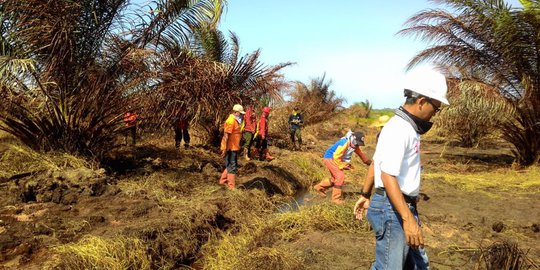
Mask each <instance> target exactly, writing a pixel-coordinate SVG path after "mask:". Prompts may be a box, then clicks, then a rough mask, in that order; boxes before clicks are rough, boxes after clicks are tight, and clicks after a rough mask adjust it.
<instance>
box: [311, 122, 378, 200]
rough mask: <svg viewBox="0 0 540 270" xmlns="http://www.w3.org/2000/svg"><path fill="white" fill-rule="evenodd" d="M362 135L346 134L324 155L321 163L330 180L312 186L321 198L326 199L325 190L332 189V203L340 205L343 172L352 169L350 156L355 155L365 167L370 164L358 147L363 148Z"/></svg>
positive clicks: (343, 179)
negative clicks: (326, 170) (327, 171)
mask: <svg viewBox="0 0 540 270" xmlns="http://www.w3.org/2000/svg"><path fill="white" fill-rule="evenodd" d="M364 145H365V144H364V133H362V132H352V131H349V132H347V135H345V137H343V138H341V139H339V140H338V141H337V142H336V143H334V144H333V145H332V146H330V148H328V150H326V153H324V160H323V163H324V165H325V166H326V168H327V169H328V170H329V171H330V176H331V177H330V180H328V179H325V180H322V181H321V182H320V183H318V184H317V185H315V186H314V188H315V190H316V191H317V193H319V195H320V196H321V197H326V193H325V191H326V189H328V188H330V187H332V202H334V203H336V204H342V203H343V199H342V193H343V191H342V187H343V185H344V184H345V174H344V173H343V170H349V169H351V168H352V166H351V164H350V162H351V156H352V154H353V153H356V154H357V155H358V156H359V157H360V158H361V159H362V161H363V162H364V164H366V165H370V164H371V160H370V159H368V158H367V157H366V155H365V154H364V152H362V150H361V149H360V146H364Z"/></svg>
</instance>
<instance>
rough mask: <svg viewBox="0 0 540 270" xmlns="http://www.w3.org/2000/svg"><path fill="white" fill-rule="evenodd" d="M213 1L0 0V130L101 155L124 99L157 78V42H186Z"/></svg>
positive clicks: (37, 143) (208, 17) (34, 142)
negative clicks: (137, 5)
mask: <svg viewBox="0 0 540 270" xmlns="http://www.w3.org/2000/svg"><path fill="white" fill-rule="evenodd" d="M217 2H219V3H220V4H221V3H222V2H221V1H218V0H212V1H210V0H206V1H205V0H199V1H195V0H191V1H179V0H173V1H162V0H158V1H154V2H150V3H149V4H148V5H146V6H144V7H142V8H141V9H136V8H135V9H134V8H132V6H130V5H129V1H127V0H82V1H64V0H61V1H44V0H29V1H17V0H5V1H2V4H1V5H0V30H1V32H0V73H1V74H2V76H0V90H1V92H0V96H2V97H6V98H7V99H6V100H7V102H6V103H5V104H2V107H0V129H2V130H5V131H7V132H9V133H11V134H13V135H15V136H16V137H18V138H20V139H21V140H22V141H23V142H25V143H27V144H28V145H30V146H32V147H33V148H35V149H40V150H63V151H68V152H71V153H79V154H85V155H91V156H97V157H99V156H101V155H102V154H103V153H104V152H105V151H107V150H109V149H111V148H112V147H114V146H115V140H114V136H115V134H116V133H117V132H118V131H119V130H120V129H121V128H122V125H121V124H122V123H121V117H120V116H121V115H122V114H123V112H125V111H126V110H127V107H128V105H129V104H130V102H133V101H136V100H137V98H139V97H140V95H139V93H145V92H146V91H147V90H148V89H153V88H154V87H153V86H154V85H155V84H156V83H158V82H159V81H160V80H161V78H160V76H158V75H159V74H160V72H159V71H158V68H159V67H160V66H159V65H158V64H156V63H159V60H157V57H159V56H160V53H161V52H162V51H163V50H164V49H167V47H166V46H163V45H162V44H166V43H164V42H161V41H162V40H166V41H167V40H175V41H178V42H184V44H187V43H186V40H187V37H189V36H191V29H192V27H194V26H197V25H199V24H201V23H202V21H212V20H216V18H215V15H214V14H213V12H214V11H215V7H214V6H213V4H215V3H217ZM141 12H142V13H141ZM134 14H136V16H135V15H134ZM139 100H142V99H139ZM134 105H137V106H139V107H141V106H144V105H145V103H144V102H140V103H137V104H134Z"/></svg>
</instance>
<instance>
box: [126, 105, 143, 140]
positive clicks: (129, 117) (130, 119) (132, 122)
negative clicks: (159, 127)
mask: <svg viewBox="0 0 540 270" xmlns="http://www.w3.org/2000/svg"><path fill="white" fill-rule="evenodd" d="M138 117H139V116H138V115H137V113H135V112H134V111H128V112H126V113H125V114H124V125H125V128H124V141H125V143H126V145H127V144H128V137H129V136H131V143H132V144H133V145H135V144H136V143H137V119H138Z"/></svg>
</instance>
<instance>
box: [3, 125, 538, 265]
mask: <svg viewBox="0 0 540 270" xmlns="http://www.w3.org/2000/svg"><path fill="white" fill-rule="evenodd" d="M326 128H327V125H325V124H321V125H319V126H318V127H314V128H311V129H307V130H306V132H305V137H306V141H307V142H306V145H304V147H303V149H302V151H291V150H290V149H286V148H285V149H280V148H277V147H274V146H272V147H271V151H272V154H273V155H274V156H275V157H276V160H274V161H271V162H267V161H258V160H253V161H250V162H246V161H244V160H241V161H240V165H241V168H240V173H239V175H240V177H239V179H238V182H239V186H240V189H239V190H237V191H235V192H239V193H243V194H240V195H238V194H237V193H233V195H234V196H233V195H231V193H230V192H229V191H227V190H225V189H223V188H221V187H220V186H218V185H217V179H218V176H219V173H220V171H221V170H222V169H223V167H222V162H221V159H220V157H219V155H218V153H217V151H216V150H215V149H213V148H208V147H204V146H202V145H195V146H194V147H192V148H190V149H181V150H180V151H176V150H175V149H174V148H173V146H172V144H173V142H171V141H169V140H168V138H164V137H158V138H155V137H151V138H150V137H147V138H146V139H145V140H143V142H142V143H141V144H140V145H138V146H136V147H122V148H120V149H117V150H115V151H114V153H111V155H110V158H109V160H108V161H107V163H106V164H104V166H103V167H104V168H103V169H98V168H92V169H89V168H64V169H62V170H44V171H28V172H23V171H20V172H19V173H17V174H13V175H11V176H9V177H3V178H0V269H46V268H54V267H56V268H57V269H62V268H69V267H68V266H66V265H62V264H58V260H57V261H56V264H54V263H51V258H54V257H55V256H56V255H55V254H56V252H55V250H54V247H56V246H60V245H63V244H67V243H76V242H77V241H79V240H81V239H82V238H83V237H84V236H87V235H94V236H101V237H106V238H107V237H118V236H129V237H135V238H137V239H141V240H142V241H143V243H145V244H146V245H147V246H146V247H147V252H148V254H149V256H150V257H152V258H153V266H152V268H155V269H158V268H165V269H179V268H182V267H186V266H189V267H191V268H192V269H193V268H194V269H202V268H205V267H207V266H205V265H204V256H206V255H205V254H204V252H201V251H202V247H203V246H204V245H205V244H207V243H208V241H209V239H210V238H211V237H214V236H217V237H218V238H219V235H220V234H221V233H242V231H241V227H240V226H239V224H242V223H249V220H242V219H243V218H244V219H247V218H248V216H247V215H243V214H242V213H247V212H249V213H255V214H256V215H270V214H272V215H275V214H276V212H279V211H283V208H282V206H283V205H284V203H285V202H290V201H291V199H292V198H296V200H297V201H300V202H301V204H305V205H304V206H300V209H302V207H309V206H310V205H316V204H325V203H327V201H328V199H322V198H319V197H316V196H314V194H315V193H314V192H313V191H312V190H311V188H310V186H311V185H312V184H314V183H316V182H317V180H318V179H317V178H318V177H319V178H320V177H321V176H320V175H317V174H316V173H313V174H312V173H311V172H308V173H306V172H302V171H299V169H298V168H297V167H298V165H297V164H298V163H294V162H293V161H294V160H298V159H305V160H306V162H307V163H308V164H306V165H305V166H314V167H316V168H319V169H320V170H322V172H324V169H323V167H322V163H319V161H320V159H321V156H322V154H323V152H324V150H325V149H326V148H327V147H328V146H329V145H330V144H331V143H332V142H333V141H334V140H337V139H338V138H336V136H335V135H336V134H334V133H336V132H326V131H325V130H327V129H326ZM365 130H366V131H368V136H373V134H374V133H375V132H376V130H371V129H368V128H366V129H365ZM371 139H373V138H371ZM371 141H373V140H371ZM9 143H11V142H9ZM494 145H495V146H494ZM0 150H2V151H3V155H4V157H5V154H6V150H5V148H0ZM364 151H365V152H367V153H368V154H369V155H371V154H373V151H374V145H373V143H370V140H368V145H367V146H366V147H364ZM422 153H423V156H422V159H423V163H424V179H423V183H422V184H423V185H422V193H423V194H424V195H423V200H422V201H421V202H420V203H419V206H418V207H419V211H420V214H421V215H420V216H421V220H422V222H423V228H424V229H423V232H424V236H425V239H426V243H427V250H428V255H429V256H430V259H431V263H432V269H465V268H473V267H475V266H476V265H477V262H478V261H479V260H482V258H481V255H482V254H483V251H486V250H488V248H489V247H490V246H491V245H492V244H494V243H499V242H511V243H516V244H517V245H518V247H519V249H520V250H521V251H523V252H524V257H526V260H527V261H528V262H529V266H530V268H529V269H535V267H536V268H537V267H538V266H539V265H540V259H539V258H540V204H539V203H538V202H540V184H537V183H538V181H536V182H535V183H536V184H535V183H533V184H530V185H528V186H527V187H526V188H522V187H521V188H512V187H510V188H508V186H507V185H505V186H499V185H497V184H493V185H489V186H487V187H485V186H482V187H480V188H477V189H472V190H470V189H469V190H467V189H464V188H463V187H462V185H460V184H457V183H452V182H449V181H445V178H446V177H448V176H451V175H464V177H470V176H471V175H474V174H475V173H478V174H480V173H485V172H493V171H500V172H501V173H503V172H505V171H512V170H515V169H514V168H512V158H511V155H510V149H509V148H508V147H507V146H504V145H503V144H486V145H484V146H480V147H479V148H476V149H462V148H459V147H456V146H452V144H451V143H450V144H449V143H448V142H447V141H445V140H441V139H433V138H431V139H430V138H429V137H428V138H427V139H426V140H425V141H424V142H423V145H422ZM353 164H354V166H355V169H354V170H353V171H350V172H347V177H346V181H347V186H346V188H345V192H346V204H345V205H343V206H342V207H344V208H349V209H350V213H351V215H350V222H351V223H352V222H361V221H357V220H354V218H353V215H352V207H353V205H354V202H355V201H356V198H357V195H356V194H355V192H357V191H359V189H360V185H361V183H362V181H363V175H364V173H365V169H366V168H365V167H364V166H363V165H362V164H360V163H359V162H358V159H356V160H355V161H354V163H353ZM536 170H537V169H536ZM524 175H525V177H535V176H536V177H540V174H534V173H533V174H531V173H527V172H526V173H524ZM471 179H473V178H471ZM484 180H488V181H489V179H484ZM471 181H474V180H471ZM157 187H159V189H156V188H157ZM244 195H245V198H244V197H243V196H244ZM264 196H266V197H267V198H271V199H268V200H266V199H265V200H263V199H262V197H264ZM295 196H296V197H295ZM232 197H235V199H234V200H233V199H232ZM238 197H240V198H241V199H242V200H244V199H245V200H246V201H243V202H239V203H237V202H236V200H238ZM259 197H261V199H260V200H257V201H250V200H253V199H254V198H259ZM186 199H187V203H186ZM270 205H271V206H270ZM297 208H298V207H293V210H289V211H298V210H297ZM286 211H287V210H286ZM300 211H301V210H300ZM278 214H279V213H278ZM268 241H271V240H268ZM273 244H275V243H273ZM276 246H279V247H280V248H286V249H290V250H295V251H296V254H297V255H298V256H299V257H301V258H302V265H303V267H304V268H305V269H368V268H369V265H370V264H371V262H372V261H373V258H374V254H373V253H374V239H373V235H372V233H371V232H369V231H358V232H354V233H353V232H347V231H341V230H335V231H332V230H330V231H322V230H311V231H307V232H305V233H303V234H302V235H300V236H299V237H295V238H294V239H291V240H289V241H286V242H281V243H279V245H276ZM163 258H165V260H166V261H165V262H163V261H160V260H163ZM253 269H255V268H253ZM481 269H482V268H481ZM524 269H527V268H524Z"/></svg>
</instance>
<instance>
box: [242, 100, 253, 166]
mask: <svg viewBox="0 0 540 270" xmlns="http://www.w3.org/2000/svg"><path fill="white" fill-rule="evenodd" d="M256 129H257V116H256V115H255V110H254V109H253V106H252V105H250V106H249V107H248V108H247V110H246V114H245V115H244V124H243V125H242V137H243V138H244V146H243V151H244V159H245V160H247V161H249V160H251V159H250V157H249V156H250V154H251V152H250V151H251V146H252V145H253V141H254V139H255V136H254V135H255V132H256V131H257V130H256Z"/></svg>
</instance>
